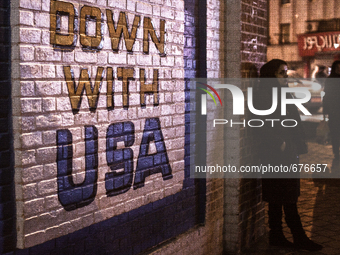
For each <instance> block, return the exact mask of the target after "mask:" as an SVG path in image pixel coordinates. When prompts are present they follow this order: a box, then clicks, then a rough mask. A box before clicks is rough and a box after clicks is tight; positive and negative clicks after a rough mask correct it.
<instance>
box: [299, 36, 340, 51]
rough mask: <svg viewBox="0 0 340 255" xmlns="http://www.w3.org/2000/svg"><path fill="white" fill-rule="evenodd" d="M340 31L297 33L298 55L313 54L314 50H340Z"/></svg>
mask: <svg viewBox="0 0 340 255" xmlns="http://www.w3.org/2000/svg"><path fill="white" fill-rule="evenodd" d="M339 44H340V31H337V32H326V33H315V34H302V35H298V47H299V55H300V56H301V57H307V56H309V57H311V56H314V55H315V53H316V52H326V51H340V45H339Z"/></svg>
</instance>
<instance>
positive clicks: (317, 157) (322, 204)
mask: <svg viewBox="0 0 340 255" xmlns="http://www.w3.org/2000/svg"><path fill="white" fill-rule="evenodd" d="M320 116H322V115H320ZM320 116H313V118H314V119H317V118H319V117H320ZM316 124H317V123H316ZM304 125H305V128H306V129H308V128H309V127H311V128H312V127H313V123H311V122H304ZM314 126H315V125H314ZM306 131H307V133H315V130H314V131H313V130H306ZM332 160H333V155H332V146H331V145H330V144H325V145H323V144H319V143H317V142H316V141H315V138H310V139H309V142H308V154H304V155H301V156H300V163H301V164H309V165H310V164H313V163H314V164H316V163H322V164H327V169H326V172H329V173H330V175H329V177H332V178H327V179H320V178H312V177H313V176H312V175H311V178H305V179H301V195H300V197H299V201H298V209H299V213H300V216H301V221H302V224H303V226H304V229H305V230H306V234H307V236H308V237H309V238H311V239H312V240H313V241H315V242H317V243H319V244H322V245H323V246H324V248H323V249H322V250H321V251H319V252H313V253H311V252H309V251H304V250H292V249H282V248H278V247H270V246H269V244H268V241H267V240H268V238H267V237H264V238H263V239H262V240H261V241H260V242H258V243H257V245H255V246H253V247H252V248H251V249H249V250H246V251H244V253H242V254H244V255H248V254H249V255H250V254H253V255H255V254H256V255H260V254H261V255H264V254H273V255H274V254H287V255H288V254H290V255H295V254H329V255H331V254H339V250H340V242H339V241H340V236H339V235H338V233H339V230H340V204H339V200H340V197H339V194H340V179H339V178H336V177H334V176H337V175H339V174H340V169H339V168H336V167H332ZM267 209H268V208H267V206H266V210H267ZM283 226H284V233H285V236H286V237H287V239H288V240H289V241H293V238H292V235H291V233H290V230H289V228H288V227H287V225H286V224H285V222H284V220H283ZM266 227H267V231H269V228H268V217H266Z"/></svg>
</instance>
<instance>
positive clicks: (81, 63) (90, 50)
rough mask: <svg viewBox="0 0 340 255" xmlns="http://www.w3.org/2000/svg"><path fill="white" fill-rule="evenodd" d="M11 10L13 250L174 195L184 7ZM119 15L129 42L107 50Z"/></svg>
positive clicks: (31, 5) (84, 5) (25, 4)
mask: <svg viewBox="0 0 340 255" xmlns="http://www.w3.org/2000/svg"><path fill="white" fill-rule="evenodd" d="M16 4H17V6H15V5H16ZM13 6H14V8H13V14H12V23H13V27H14V29H13V40H12V48H13V52H14V54H13V56H12V61H13V67H14V69H13V70H14V72H13V75H12V83H13V87H14V89H13V115H14V117H13V118H14V131H15V132H14V134H15V139H14V145H15V155H16V156H15V159H16V160H15V167H16V198H17V225H18V233H17V234H18V235H17V236H18V247H20V248H25V247H31V246H34V245H37V244H39V243H43V242H45V241H48V240H51V239H54V238H57V237H59V236H61V235H66V234H69V233H72V232H74V231H77V230H80V229H84V228H86V227H88V226H90V225H92V224H94V223H98V222H100V221H103V220H106V219H110V218H112V217H114V216H116V215H120V214H122V213H124V212H129V211H131V210H133V209H137V208H140V207H141V206H143V205H147V204H149V203H153V202H155V201H157V200H160V199H162V198H164V197H168V196H170V195H173V194H176V193H178V192H180V191H181V190H182V189H183V180H184V171H183V169H184V132H185V127H184V119H185V118H184V114H185V113H184V104H185V101H184V99H185V97H184V69H183V67H184V62H183V46H184V35H183V33H184V2H183V1H171V2H163V1H158V2H147V1H127V2H121V1H108V2H106V1H100V0H98V1H67V2H62V1H27V0H21V1H18V2H16V3H13ZM65 13H66V14H65ZM112 13H113V17H112ZM124 13H125V15H126V16H127V19H126V21H127V22H128V24H130V26H129V27H130V29H132V30H130V40H127V37H128V36H129V34H128V33H125V34H124V37H125V40H123V39H122V38H121V41H120V44H119V46H117V45H115V46H114V44H115V43H116V44H117V41H119V38H120V36H119V34H118V35H115V28H114V25H113V21H112V20H114V21H115V22H116V23H117V21H118V20H119V22H121V23H120V24H121V25H124V22H126V21H125V17H124ZM151 22H152V23H151ZM132 23H134V26H132V25H131V24H132ZM138 24H139V27H138V29H137V26H138ZM110 25H111V27H110ZM131 27H132V28H131ZM164 27H165V28H164ZM134 28H135V29H137V32H136V34H135V36H136V38H135V42H134V44H133V47H131V46H132V45H131V40H133V39H131V38H132V37H133V35H134V33H133V29H134ZM15 29H16V30H15ZM118 29H119V25H118ZM148 31H149V34H150V35H148ZM153 31H156V32H153ZM123 32H124V31H123ZM164 32H166V36H164ZM145 36H147V37H151V39H152V40H151V39H149V40H147V38H145ZM70 38H71V39H70ZM148 41H150V42H149V45H147V44H146V42H148ZM125 42H128V43H125ZM129 43H130V44H129ZM117 47H118V48H117ZM156 70H157V72H155V71H156ZM144 76H145V78H144ZM80 81H81V82H80ZM89 81H90V82H89ZM144 83H145V84H144ZM91 84H92V85H91ZM74 85H76V86H78V87H74ZM81 86H84V87H85V89H83V90H81ZM91 86H92V90H91ZM79 87H80V89H78V88H79ZM99 88H101V91H100V93H98V96H99V99H98V96H97V94H96V90H99ZM111 90H113V91H111ZM139 91H145V92H146V94H150V92H153V93H151V96H150V95H149V96H145V97H144V96H143V95H142V96H140V93H139ZM81 92H83V94H82V95H81ZM111 92H112V93H114V96H111V94H110V93H111ZM153 95H154V96H153ZM86 97H87V98H86ZM145 98H146V100H145ZM111 100H112V101H113V103H112V102H111ZM144 100H145V103H143V101H144ZM149 145H150V146H149ZM84 154H85V155H84ZM122 168H123V169H124V171H123V172H120V173H116V172H115V171H116V170H119V169H122ZM84 169H85V171H84ZM134 171H135V173H134ZM132 187H133V188H132Z"/></svg>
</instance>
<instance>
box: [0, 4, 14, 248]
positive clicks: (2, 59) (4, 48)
mask: <svg viewBox="0 0 340 255" xmlns="http://www.w3.org/2000/svg"><path fill="white" fill-rule="evenodd" d="M10 41H11V37H10V7H9V1H7V0H4V1H1V3H0V70H1V76H0V87H1V89H2V91H1V95H0V194H1V197H0V253H5V252H7V251H10V250H12V249H13V248H14V247H15V197H14V174H13V173H14V171H13V153H12V152H13V142H12V124H11V122H12V118H11V82H10V74H11V65H10V58H11V47H10Z"/></svg>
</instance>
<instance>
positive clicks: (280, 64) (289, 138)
mask: <svg viewBox="0 0 340 255" xmlns="http://www.w3.org/2000/svg"><path fill="white" fill-rule="evenodd" d="M287 77H288V76H287V63H286V62H285V61H283V60H279V59H273V60H271V61H269V62H268V63H266V64H265V65H263V66H262V68H261V70H260V78H261V82H260V85H259V87H258V89H257V90H256V93H255V95H254V103H256V104H255V108H256V109H258V110H267V109H270V108H271V105H272V93H273V91H272V88H273V87H276V88H278V90H277V91H278V95H277V98H278V102H277V109H276V110H275V112H274V113H272V114H271V115H267V116H264V118H265V119H277V120H281V121H282V120H283V119H294V120H296V121H297V123H298V125H296V126H295V127H289V128H288V127H286V128H285V127H283V126H282V125H275V126H274V127H272V126H263V127H261V128H258V129H256V131H257V132H258V133H257V137H258V139H259V141H258V142H259V157H260V160H261V163H262V164H267V165H268V164H270V165H272V166H280V165H283V166H285V165H288V166H289V165H291V164H298V163H299V162H298V161H299V159H298V155H299V154H304V153H307V146H306V143H305V140H304V138H303V137H304V135H303V130H302V126H301V119H300V115H299V112H298V109H297V107H296V106H295V105H292V104H288V105H287V106H286V107H287V114H286V116H281V87H287V81H286V78H287ZM262 78H273V79H262ZM289 97H291V95H290V94H287V98H289ZM266 177H270V178H263V179H262V199H263V200H264V201H266V202H268V217H269V228H270V232H269V244H270V245H274V246H284V247H291V248H293V247H295V248H298V249H305V250H309V251H317V250H320V249H322V246H321V245H319V244H317V243H315V242H313V241H311V240H310V239H309V238H308V237H307V236H306V234H305V231H304V230H303V227H302V224H301V220H300V216H299V214H298V210H297V200H298V197H299V195H300V179H299V176H296V178H292V179H283V178H281V179H277V177H279V176H278V175H276V173H274V174H273V175H272V176H266ZM275 178H276V179H275ZM282 208H283V210H284V212H285V220H286V223H287V225H288V227H289V228H290V230H291V232H292V234H293V239H294V244H292V243H291V242H289V241H288V240H287V239H286V238H285V236H284V234H283V231H282Z"/></svg>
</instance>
